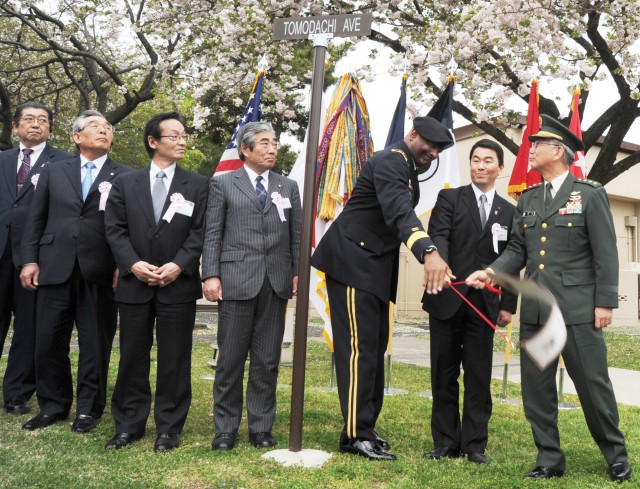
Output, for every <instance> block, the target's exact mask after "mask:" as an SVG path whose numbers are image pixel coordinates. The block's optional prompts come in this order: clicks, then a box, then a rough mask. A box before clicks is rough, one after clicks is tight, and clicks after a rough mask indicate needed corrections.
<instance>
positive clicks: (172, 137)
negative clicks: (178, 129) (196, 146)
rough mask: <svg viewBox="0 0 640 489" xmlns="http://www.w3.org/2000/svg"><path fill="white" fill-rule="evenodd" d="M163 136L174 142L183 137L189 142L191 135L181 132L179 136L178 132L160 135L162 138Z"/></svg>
mask: <svg viewBox="0 0 640 489" xmlns="http://www.w3.org/2000/svg"><path fill="white" fill-rule="evenodd" d="M162 138H167V139H168V140H169V141H172V142H174V143H175V142H176V141H178V140H179V139H182V140H183V141H184V142H185V143H188V142H189V135H188V134H180V135H179V136H178V135H177V134H172V135H171V136H160V139H162Z"/></svg>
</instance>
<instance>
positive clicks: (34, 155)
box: [18, 141, 47, 170]
mask: <svg viewBox="0 0 640 489" xmlns="http://www.w3.org/2000/svg"><path fill="white" fill-rule="evenodd" d="M46 145H47V142H46V141H44V142H42V143H40V144H38V145H36V146H33V147H31V148H29V149H32V150H33V153H31V158H30V161H31V167H32V168H33V165H35V164H36V161H38V158H40V155H41V154H42V152H43V151H44V147H45V146H46ZM23 149H27V147H26V146H25V145H24V144H22V143H20V151H19V152H18V170H19V169H20V166H21V165H22V155H23V154H24V153H23V152H22V150H23Z"/></svg>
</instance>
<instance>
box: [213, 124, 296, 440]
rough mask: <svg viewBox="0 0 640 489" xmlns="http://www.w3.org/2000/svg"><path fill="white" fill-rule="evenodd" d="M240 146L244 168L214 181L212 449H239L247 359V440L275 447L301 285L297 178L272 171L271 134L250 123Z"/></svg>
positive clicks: (275, 146)
mask: <svg viewBox="0 0 640 489" xmlns="http://www.w3.org/2000/svg"><path fill="white" fill-rule="evenodd" d="M237 143H238V144H237V146H238V148H239V153H240V158H241V159H242V160H243V161H244V166H243V167H242V168H240V169H238V170H235V171H232V172H229V173H226V174H224V175H221V176H216V177H213V178H212V179H211V185H210V190H209V204H208V207H207V229H206V236H205V242H204V251H203V255H202V276H203V278H204V285H203V290H204V295H205V297H206V298H207V299H208V300H210V301H218V313H219V316H218V346H219V348H220V359H219V361H218V367H217V370H216V379H215V383H214V394H213V398H214V421H215V430H216V435H215V438H214V439H213V443H212V449H213V450H231V449H232V448H233V447H234V446H235V443H236V433H237V430H238V426H239V425H240V419H241V415H242V381H243V376H244V365H245V361H246V359H247V354H249V353H250V364H249V382H248V385H247V414H248V422H249V439H250V442H251V443H252V444H253V445H254V446H256V447H259V448H269V447H272V446H274V445H275V444H276V441H275V439H274V438H273V436H272V434H271V431H272V428H273V422H274V419H275V411H276V383H277V378H278V366H279V363H280V350H281V345H282V337H283V335H284V319H285V317H284V316H285V309H286V305H287V300H288V299H290V298H291V296H292V294H293V295H295V294H296V293H297V281H298V277H297V275H298V257H299V252H300V226H301V208H300V195H299V193H298V187H297V184H296V183H295V182H294V181H293V180H290V179H288V178H285V177H283V176H281V175H278V174H276V173H273V172H272V171H271V169H272V168H273V166H274V165H275V163H276V157H277V154H278V141H277V140H276V135H275V133H274V131H273V128H272V127H271V124H268V123H265V122H252V123H248V124H246V125H244V126H243V127H241V128H240V129H239V130H238V134H237Z"/></svg>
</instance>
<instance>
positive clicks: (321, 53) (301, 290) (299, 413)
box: [289, 35, 329, 452]
mask: <svg viewBox="0 0 640 489" xmlns="http://www.w3.org/2000/svg"><path fill="white" fill-rule="evenodd" d="M328 44H329V37H328V36H327V35H316V36H313V45H314V50H313V78H312V79H311V107H310V109H309V131H308V134H309V139H308V143H307V162H306V167H305V173H304V197H303V199H304V200H303V201H304V203H305V205H304V206H303V208H302V235H301V237H300V265H299V271H298V295H297V300H296V319H295V326H294V341H293V376H292V380H291V416H290V420H289V450H290V451H292V452H299V451H300V450H301V449H302V418H303V413H304V379H305V364H306V356H307V323H308V321H309V279H310V270H311V238H312V235H313V208H314V203H315V199H314V188H315V184H314V183H315V165H316V159H317V154H318V141H319V139H320V113H321V111H322V86H323V83H324V61H325V56H326V53H327V45H328Z"/></svg>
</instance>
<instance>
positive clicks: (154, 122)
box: [144, 112, 183, 157]
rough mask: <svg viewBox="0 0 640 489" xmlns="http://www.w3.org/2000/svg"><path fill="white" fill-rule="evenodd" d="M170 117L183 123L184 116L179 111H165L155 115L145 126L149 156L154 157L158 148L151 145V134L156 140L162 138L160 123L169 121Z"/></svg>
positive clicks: (145, 140) (145, 139)
mask: <svg viewBox="0 0 640 489" xmlns="http://www.w3.org/2000/svg"><path fill="white" fill-rule="evenodd" d="M169 119H175V120H177V121H178V122H180V123H181V124H183V122H182V116H181V115H180V114H179V113H178V112H163V113H162V114H156V115H154V116H153V117H152V118H151V119H149V121H148V122H147V125H146V126H144V149H146V150H147V153H148V154H149V156H151V157H153V155H154V154H155V152H156V150H155V149H153V148H152V147H151V146H149V136H151V137H152V138H153V139H155V140H158V141H159V140H160V136H161V134H160V123H161V122H162V121H168V120H169Z"/></svg>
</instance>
